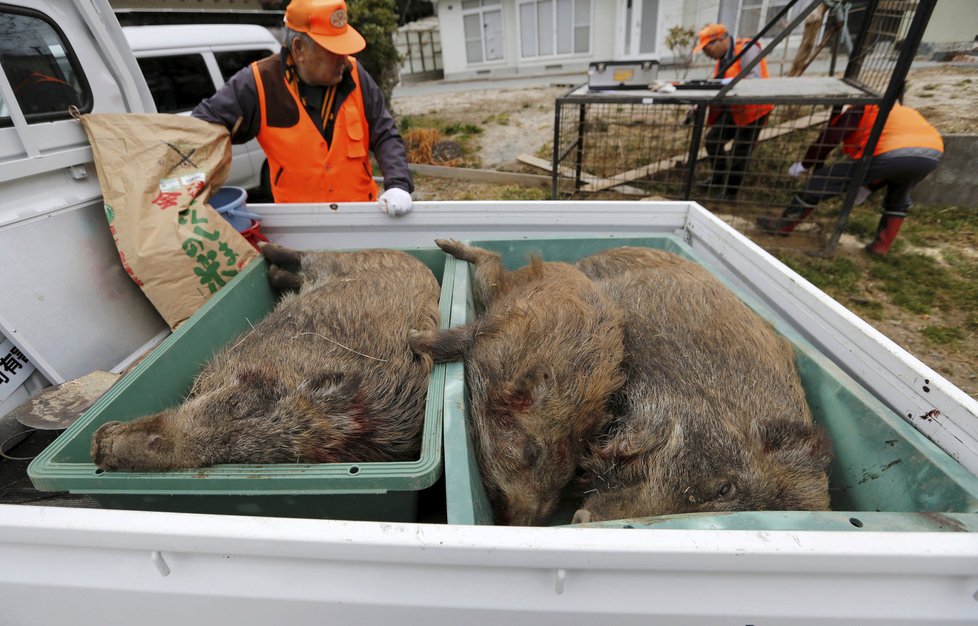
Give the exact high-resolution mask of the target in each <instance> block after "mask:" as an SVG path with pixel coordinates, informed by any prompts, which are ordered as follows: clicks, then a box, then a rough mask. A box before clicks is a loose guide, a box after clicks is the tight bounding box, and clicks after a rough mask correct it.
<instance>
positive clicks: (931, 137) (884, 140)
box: [842, 104, 944, 159]
mask: <svg viewBox="0 0 978 626" xmlns="http://www.w3.org/2000/svg"><path fill="white" fill-rule="evenodd" d="M879 111H880V108H879V107H878V106H876V105H875V104H871V105H867V106H866V108H865V110H864V111H863V116H862V119H860V120H859V125H858V126H856V128H855V129H854V130H852V132H850V133H847V134H846V136H845V137H843V139H842V151H843V152H845V153H846V154H848V155H849V156H850V157H852V158H853V159H858V158H859V157H861V156H862V155H863V149H865V147H866V141H867V140H868V139H869V133H870V131H872V130H873V124H874V123H875V122H876V116H877V115H878V114H879ZM900 148H929V149H932V150H938V151H940V152H944V140H943V139H942V138H941V133H940V132H938V130H937V129H936V128H934V127H933V126H931V124H930V122H928V121H927V120H926V119H924V116H923V115H921V114H920V113H918V112H917V111H916V110H914V109H911V108H909V107H905V106H903V105H900V104H894V105H893V109H892V110H890V115H889V117H887V118H886V124H884V125H883V132H882V134H881V135H880V138H879V141H877V142H876V148H874V149H873V156H876V155H878V154H884V153H886V152H890V151H891V150H898V149H900Z"/></svg>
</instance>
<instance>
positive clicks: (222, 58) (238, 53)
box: [214, 50, 272, 82]
mask: <svg viewBox="0 0 978 626" xmlns="http://www.w3.org/2000/svg"><path fill="white" fill-rule="evenodd" d="M271 55H272V52H271V51H269V50H231V51H228V52H215V53H214V58H215V59H216V60H217V66H218V67H219V68H221V77H222V78H224V82H228V80H230V78H231V77H232V76H234V75H235V74H236V73H237V71H238V70H240V69H241V68H243V67H245V66H246V65H250V64H252V63H254V62H255V61H258V60H259V59H264V58H265V57H267V56H271Z"/></svg>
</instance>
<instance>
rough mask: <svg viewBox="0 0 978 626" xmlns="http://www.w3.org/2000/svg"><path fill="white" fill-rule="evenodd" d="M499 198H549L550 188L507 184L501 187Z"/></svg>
mask: <svg viewBox="0 0 978 626" xmlns="http://www.w3.org/2000/svg"><path fill="white" fill-rule="evenodd" d="M498 199H499V200H549V199H550V190H548V189H541V188H536V187H521V186H519V185H506V186H504V187H501V188H500V189H499V198H498Z"/></svg>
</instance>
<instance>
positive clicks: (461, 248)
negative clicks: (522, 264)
mask: <svg viewBox="0 0 978 626" xmlns="http://www.w3.org/2000/svg"><path fill="white" fill-rule="evenodd" d="M435 243H436V244H438V247H439V248H441V249H442V250H444V251H445V252H447V253H448V254H450V255H452V256H453V257H455V258H456V259H460V260H462V261H468V262H469V263H472V264H473V265H475V285H473V289H472V295H473V297H474V298H475V304H476V306H477V307H479V308H481V309H483V310H485V309H486V308H488V307H489V304H490V303H491V302H492V300H493V298H494V297H495V296H496V294H497V293H498V291H499V289H500V287H502V284H503V276H504V275H505V274H506V268H504V267H503V263H502V259H500V257H499V255H498V254H496V253H495V252H490V251H489V250H485V249H483V248H476V247H475V246H469V245H466V244H464V243H462V242H461V241H456V240H455V239H436V240H435Z"/></svg>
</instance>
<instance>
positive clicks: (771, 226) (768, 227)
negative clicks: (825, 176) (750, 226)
mask: <svg viewBox="0 0 978 626" xmlns="http://www.w3.org/2000/svg"><path fill="white" fill-rule="evenodd" d="M815 206H816V205H814V204H809V203H807V202H805V201H804V200H802V199H801V197H800V196H798V195H795V197H794V198H792V199H791V204H789V205H788V208H786V209H785V210H784V211H783V212H782V213H781V217H779V218H773V217H759V218H757V225H758V226H759V227H760V229H761V230H763V231H766V232H768V233H772V234H776V235H781V236H782V237H787V236H788V235H790V234H791V232H792V231H793V230H795V227H796V226H798V224H800V223H801V221H802V220H803V219H805V218H806V217H808V216H809V215H811V213H812V211H814V210H815Z"/></svg>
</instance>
